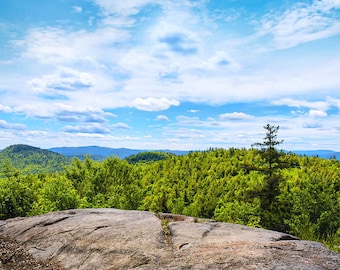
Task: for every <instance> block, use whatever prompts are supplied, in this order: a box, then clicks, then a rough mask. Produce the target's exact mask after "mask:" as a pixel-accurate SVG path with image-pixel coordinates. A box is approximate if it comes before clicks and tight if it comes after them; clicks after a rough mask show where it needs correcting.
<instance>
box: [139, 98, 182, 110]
mask: <svg viewBox="0 0 340 270" xmlns="http://www.w3.org/2000/svg"><path fill="white" fill-rule="evenodd" d="M133 105H134V107H136V108H137V109H138V110H142V111H164V110H167V109H169V107H170V106H179V102H178V101H177V100H175V99H171V100H170V99H167V98H158V99H157V98H151V97H150V98H144V99H143V98H136V99H135V100H134V102H133Z"/></svg>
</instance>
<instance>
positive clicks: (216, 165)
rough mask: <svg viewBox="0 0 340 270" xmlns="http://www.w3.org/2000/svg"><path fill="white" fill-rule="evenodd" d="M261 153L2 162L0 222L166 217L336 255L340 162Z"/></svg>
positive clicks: (219, 151)
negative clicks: (284, 237) (319, 247)
mask: <svg viewBox="0 0 340 270" xmlns="http://www.w3.org/2000/svg"><path fill="white" fill-rule="evenodd" d="M275 130H276V129H274V131H275ZM272 135H273V134H272ZM274 135H275V134H274ZM274 139H275V140H276V137H274ZM275 140H274V141H272V142H275ZM275 145H277V144H275V143H274V144H273V146H275ZM265 146H268V145H265ZM265 149H266V148H265V147H264V148H263V149H261V150H260V151H259V150H256V149H248V150H247V149H235V148H230V149H227V150H226V149H209V150H207V151H201V152H190V153H188V154H187V155H181V156H175V155H169V156H167V158H165V159H160V160H157V161H151V160H153V159H156V158H155V157H153V158H150V156H148V155H146V156H147V158H146V159H144V158H143V156H144V155H141V157H142V158H141V159H139V158H138V157H137V159H136V160H137V161H136V160H135V161H136V163H134V162H132V163H129V162H128V160H120V159H119V158H115V157H109V158H107V159H105V160H103V161H95V160H93V159H91V158H90V157H89V156H87V157H85V159H84V160H79V159H77V158H75V159H74V160H73V161H72V162H71V163H70V164H68V165H66V166H64V171H61V172H58V173H56V172H53V173H49V172H44V173H38V174H36V173H35V174H33V173H32V174H28V173H27V171H24V172H25V173H22V170H21V169H20V168H17V167H15V166H13V162H12V160H11V158H10V157H9V158H4V159H2V163H1V170H0V175H1V177H0V218H1V219H5V218H10V217H15V216H27V215H35V214H41V213H46V212H49V211H57V210H64V209H70V208H83V207H115V208H120V209H139V210H148V211H154V212H171V213H174V214H184V215H190V216H195V217H202V218H213V219H216V220H218V221H225V222H234V223H239V224H244V225H249V226H255V227H264V228H271V229H275V230H280V231H284V232H287V233H291V234H294V235H296V236H298V237H299V238H301V239H309V240H317V241H321V242H323V243H325V244H326V245H327V246H328V247H330V248H332V249H334V250H337V247H339V243H340V216H339V214H338V213H340V162H338V161H337V160H335V159H332V160H326V159H320V158H316V157H313V158H311V157H301V156H297V155H294V154H283V153H281V152H276V153H274V152H270V153H267V154H268V155H267V154H266V153H265ZM273 149H274V150H275V147H274V148H273ZM267 150H268V149H267ZM270 151H273V150H270ZM275 151H276V150H275ZM19 152H20V151H19ZM151 157H152V156H151ZM22 158H23V159H25V157H22ZM28 160H30V157H28ZM141 160H142V161H141ZM146 160H147V162H145V161H146ZM23 162H26V161H24V160H23ZM130 162H131V161H130ZM269 162H272V164H271V165H270V164H269ZM270 170H272V171H271V172H270ZM271 181H273V183H271Z"/></svg>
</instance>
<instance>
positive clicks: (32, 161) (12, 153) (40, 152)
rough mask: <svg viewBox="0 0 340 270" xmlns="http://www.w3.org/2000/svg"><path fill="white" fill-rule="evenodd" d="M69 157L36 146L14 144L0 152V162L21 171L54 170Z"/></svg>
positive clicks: (58, 168)
mask: <svg viewBox="0 0 340 270" xmlns="http://www.w3.org/2000/svg"><path fill="white" fill-rule="evenodd" d="M70 162H71V158H69V157H66V156H64V155H61V154H58V153H55V152H52V151H49V150H45V149H41V148H38V147H34V146H30V145H24V144H15V145H11V146H9V147H6V148H5V149H3V150H2V151H1V152H0V163H1V164H4V163H8V165H9V166H12V167H14V168H17V169H20V170H21V172H22V173H40V172H56V171H61V170H62V169H63V165H64V164H68V163H70Z"/></svg>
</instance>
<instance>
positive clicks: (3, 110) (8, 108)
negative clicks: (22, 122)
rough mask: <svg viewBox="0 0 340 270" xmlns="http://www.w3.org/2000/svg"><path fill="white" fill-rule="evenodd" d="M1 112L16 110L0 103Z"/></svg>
mask: <svg viewBox="0 0 340 270" xmlns="http://www.w3.org/2000/svg"><path fill="white" fill-rule="evenodd" d="M0 112H3V113H12V112H14V110H13V109H12V108H11V107H9V106H5V105H2V104H0Z"/></svg>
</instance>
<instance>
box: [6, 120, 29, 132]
mask: <svg viewBox="0 0 340 270" xmlns="http://www.w3.org/2000/svg"><path fill="white" fill-rule="evenodd" d="M0 129H10V130H24V129H26V126H25V125H23V124H15V123H8V122H7V121H5V120H0Z"/></svg>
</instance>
